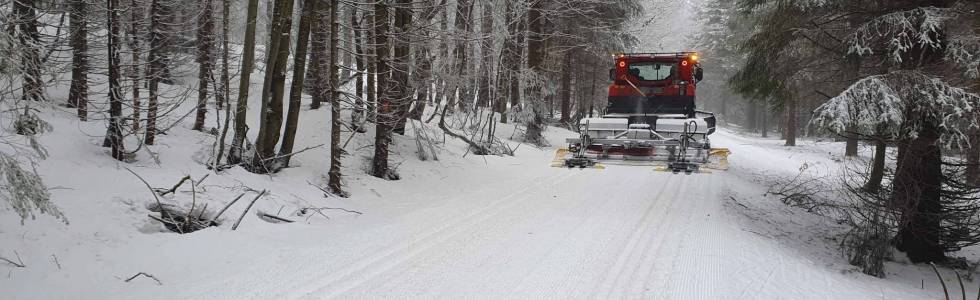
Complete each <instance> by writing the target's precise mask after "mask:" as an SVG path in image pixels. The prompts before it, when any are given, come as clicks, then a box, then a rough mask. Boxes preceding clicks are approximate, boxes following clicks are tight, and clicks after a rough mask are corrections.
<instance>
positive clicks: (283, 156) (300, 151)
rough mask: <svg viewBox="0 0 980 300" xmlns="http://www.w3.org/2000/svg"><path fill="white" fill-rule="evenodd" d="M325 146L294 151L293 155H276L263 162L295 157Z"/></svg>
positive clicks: (320, 145) (264, 159)
mask: <svg viewBox="0 0 980 300" xmlns="http://www.w3.org/2000/svg"><path fill="white" fill-rule="evenodd" d="M324 145H326V144H319V145H316V146H313V147H306V148H303V149H302V150H299V151H293V152H292V153H289V154H282V155H276V156H273V157H269V158H263V159H262V161H263V162H266V161H271V160H275V159H282V158H286V157H290V156H293V155H296V154H300V153H303V152H306V151H309V150H313V149H316V148H320V147H323V146H324Z"/></svg>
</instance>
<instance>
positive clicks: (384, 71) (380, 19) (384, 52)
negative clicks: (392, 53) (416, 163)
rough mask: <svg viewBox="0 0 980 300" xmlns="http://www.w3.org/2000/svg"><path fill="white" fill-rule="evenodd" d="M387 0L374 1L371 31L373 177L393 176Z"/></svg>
mask: <svg viewBox="0 0 980 300" xmlns="http://www.w3.org/2000/svg"><path fill="white" fill-rule="evenodd" d="M388 6H389V5H388V0H379V1H377V2H375V5H374V28H375V30H374V34H375V54H376V55H377V64H378V65H377V70H378V94H380V96H379V97H378V98H379V101H378V113H377V120H376V122H375V127H376V129H375V137H374V159H373V160H372V161H371V174H372V175H374V177H378V178H385V179H395V178H396V177H395V176H394V174H392V173H391V170H390V169H389V168H388V146H389V145H388V144H389V143H390V142H391V129H392V126H391V125H392V120H393V118H392V112H393V109H394V108H393V107H392V106H393V105H394V104H395V103H392V102H393V101H392V98H393V97H396V93H394V91H392V90H391V89H390V88H389V77H388V74H389V72H391V68H389V65H388V63H389V62H388V60H389V59H391V58H390V57H389V55H388V47H389V44H388V43H389V41H388V34H389V28H388V27H389V26H388Z"/></svg>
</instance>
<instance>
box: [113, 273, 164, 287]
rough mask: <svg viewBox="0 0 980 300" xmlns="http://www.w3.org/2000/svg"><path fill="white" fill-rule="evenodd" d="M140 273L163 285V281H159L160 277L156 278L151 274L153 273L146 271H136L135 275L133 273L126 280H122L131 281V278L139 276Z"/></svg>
mask: <svg viewBox="0 0 980 300" xmlns="http://www.w3.org/2000/svg"><path fill="white" fill-rule="evenodd" d="M140 275H143V276H144V277H146V278H149V279H153V281H156V282H157V285H163V283H162V282H160V279H157V277H156V276H153V274H148V273H145V272H139V273H136V275H133V276H132V277H129V278H127V279H126V280H123V282H130V281H133V279H136V277H139V276H140Z"/></svg>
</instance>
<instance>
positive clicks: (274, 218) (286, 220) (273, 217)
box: [259, 212, 296, 223]
mask: <svg viewBox="0 0 980 300" xmlns="http://www.w3.org/2000/svg"><path fill="white" fill-rule="evenodd" d="M259 216H260V217H266V218H269V219H273V220H276V221H281V222H286V223H293V222H296V221H293V220H290V219H286V218H283V217H279V216H274V215H270V214H267V213H264V212H260V213H259Z"/></svg>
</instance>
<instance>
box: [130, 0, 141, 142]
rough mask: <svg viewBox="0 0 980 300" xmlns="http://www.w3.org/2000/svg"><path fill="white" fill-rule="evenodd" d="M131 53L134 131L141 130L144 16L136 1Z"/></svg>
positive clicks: (132, 14) (133, 0) (132, 4)
mask: <svg viewBox="0 0 980 300" xmlns="http://www.w3.org/2000/svg"><path fill="white" fill-rule="evenodd" d="M129 10H130V12H129V32H128V34H127V35H129V51H130V52H132V53H131V55H132V56H131V57H132V63H131V66H130V72H132V74H130V76H131V77H132V81H133V117H132V118H133V131H138V130H139V129H140V106H141V104H140V67H139V65H140V64H139V61H140V40H139V23H140V21H141V20H142V15H141V14H140V13H139V12H140V11H142V10H143V9H142V8H141V7H139V5H137V4H136V0H130V1H129Z"/></svg>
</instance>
